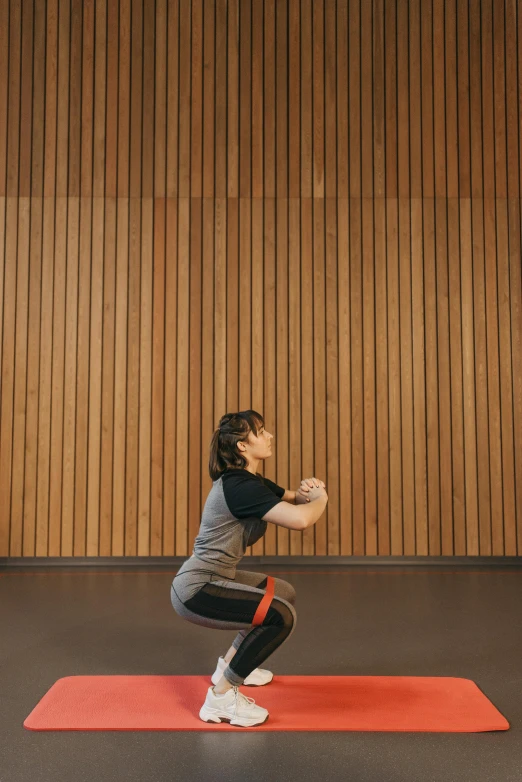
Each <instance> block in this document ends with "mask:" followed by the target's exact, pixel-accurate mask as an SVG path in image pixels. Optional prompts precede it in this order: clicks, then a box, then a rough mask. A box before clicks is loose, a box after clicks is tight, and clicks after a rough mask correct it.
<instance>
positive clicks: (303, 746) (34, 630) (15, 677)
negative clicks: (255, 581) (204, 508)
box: [0, 560, 522, 782]
mask: <svg viewBox="0 0 522 782" xmlns="http://www.w3.org/2000/svg"><path fill="white" fill-rule="evenodd" d="M241 568H242V569H245V570H255V571H258V572H264V573H267V574H268V573H271V574H273V575H277V576H278V577H279V578H284V579H286V580H287V581H289V582H290V583H292V585H293V586H294V587H295V589H296V591H297V600H296V610H297V615H298V624H297V626H296V629H295V632H294V633H293V635H292V637H291V638H290V639H289V641H288V643H287V644H283V645H282V646H281V647H280V648H279V649H277V650H276V651H275V652H274V654H273V655H272V656H271V657H270V658H269V662H268V661H266V663H264V667H267V668H269V669H270V670H272V671H273V672H274V673H275V674H276V675H277V674H281V675H285V674H286V675H290V674H299V675H305V676H306V675H310V676H316V675H325V676H328V675H331V676H334V675H335V676H339V675H349V676H354V675H355V676H358V675H367V676H376V675H389V676H456V677H464V678H468V679H472V680H473V681H474V682H475V683H476V684H477V685H478V687H479V688H480V689H481V690H482V691H483V692H484V693H485V695H486V696H487V697H488V698H489V699H490V700H491V701H492V702H493V703H494V705H495V706H496V707H497V709H498V710H499V711H500V712H501V713H502V714H503V715H504V717H505V718H506V719H507V720H508V722H509V723H510V725H511V728H510V730H509V731H499V732H488V733H369V732H328V731H324V732H323V731H321V729H320V726H319V727H318V730H317V732H289V733H284V732H282V733H272V732H270V733H268V732H256V729H255V728H252V729H249V730H245V731H241V733H233V734H227V735H225V734H224V733H223V732H214V731H210V732H201V733H199V732H197V731H196V732H192V731H190V732H184V731H169V732H141V731H137V732H117V731H111V732H68V731H67V732H35V731H29V730H26V729H25V728H24V727H23V722H24V720H25V718H26V717H27V716H28V714H30V712H31V711H32V710H33V708H34V707H35V705H36V704H37V703H38V701H39V700H40V699H41V698H42V697H43V695H44V694H45V693H46V692H47V691H48V690H49V688H50V687H51V686H52V685H53V684H54V682H55V681H56V680H57V679H60V678H62V677H64V676H71V675H80V674H81V675H86V674H94V675H101V674H122V673H125V674H133V675H140V674H143V675H145V674H148V675H150V674H160V675H170V674H183V675H201V674H202V673H204V672H208V675H209V683H210V676H211V674H212V673H213V671H214V669H215V665H216V661H217V657H218V656H219V655H220V654H225V652H226V651H227V649H228V647H229V646H230V644H231V642H232V640H233V638H234V635H235V634H234V632H229V631H223V632H216V631H212V630H209V629H207V628H202V627H198V626H196V625H193V624H191V623H188V622H185V621H184V620H182V619H181V618H180V617H178V615H177V614H176V613H175V612H174V610H173V609H172V606H171V604H170V584H171V581H172V577H173V575H174V574H175V572H176V570H177V567H176V566H170V567H169V568H168V569H164V570H162V569H161V568H150V571H153V572H150V571H149V569H145V570H141V571H140V570H139V569H133V570H132V572H126V570H129V569H123V568H122V569H121V570H120V571H118V568H115V567H107V568H98V567H96V568H88V567H81V568H71V567H67V568H64V569H63V570H60V569H56V568H53V569H48V570H45V568H43V567H38V568H37V569H35V568H27V569H26V570H23V571H22V570H20V568H16V569H11V568H9V567H6V568H3V569H2V570H1V571H0V627H1V633H0V703H1V705H2V708H1V710H0V782H51V780H52V782H55V780H63V781H64V782H83V780H88V781H89V782H92V780H93V779H95V780H100V781H101V782H103V781H104V780H125V782H131V781H132V780H139V782H144V781H146V782H164V781H165V780H183V782H196V780H197V782H206V781H207V780H209V782H210V780H212V782H221V780H222V781H223V782H225V781H226V782H230V780H240V781H241V782H251V780H256V782H257V781H258V780H259V781H261V780H268V779H269V778H271V779H275V780H278V781H279V780H281V781H283V780H284V781H285V782H286V781H287V780H294V779H295V780H297V779H299V780H314V782H315V780H317V779H318V778H319V779H322V780H324V781H325V782H326V781H328V782H330V781H332V780H334V781H336V780H343V782H345V781H346V780H353V781H355V780H356V781H357V782H366V781H367V782H417V780H419V782H420V780H422V782H453V781H455V782H457V781H458V782H482V781H483V782H486V781H487V782H492V780H495V782H520V780H521V779H522V733H521V728H522V697H521V696H522V654H521V650H522V622H521V619H520V616H521V609H520V598H521V589H520V587H521V582H522V570H521V569H515V568H509V569H501V568H492V569H489V568H486V567H484V568H480V567H477V566H474V567H470V568H466V567H459V566H455V567H453V568H452V567H449V568H442V567H441V568H440V569H439V568H438V567H435V568H430V569H428V568H422V567H421V566H419V567H418V568H417V567H416V566H415V567H408V568H404V567H403V568H401V567H400V566H389V567H388V566H386V567H382V568H380V567H379V568H377V567H368V568H365V567H358V568H356V569H352V568H349V567H343V566H318V567H309V566H300V567H299V566H286V565H259V564H256V565H249V564H248V562H246V561H245V560H243V561H242V563H241ZM297 571H298V572H297ZM262 690H263V688H262V687H260V688H257V689H256V690H255V692H254V693H253V691H251V690H250V688H248V695H249V696H251V697H252V694H253V696H254V697H255V699H256V702H257V703H259V704H260V705H263V691H262Z"/></svg>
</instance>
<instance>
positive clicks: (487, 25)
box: [0, 0, 522, 557]
mask: <svg viewBox="0 0 522 782" xmlns="http://www.w3.org/2000/svg"><path fill="white" fill-rule="evenodd" d="M521 41H522V2H521V0H373V2H365V0H264V2H263V1H262V0H228V2H227V0H204V1H203V0H151V1H150V2H149V0H147V1H146V2H144V0H46V2H34V0H0V248H1V250H0V262H1V267H0V272H1V273H0V327H1V339H0V366H1V400H0V497H1V501H0V556H12V557H18V556H40V557H47V556H130V555H139V556H147V555H156V556H157V555H165V556H169V555H179V556H188V555H189V554H190V552H191V550H192V544H193V540H194V537H195V535H196V534H197V532H198V527H199V520H200V517H201V511H202V507H203V504H204V502H205V500H206V496H207V494H208V491H209V489H210V487H211V481H210V478H209V475H208V451H209V443H210V439H211V436H212V433H213V431H214V428H215V426H216V424H217V421H218V420H219V417H220V416H221V415H223V414H224V413H225V412H229V411H234V410H237V409H245V408H248V407H253V408H255V409H257V410H260V411H261V412H262V413H264V415H265V417H266V423H267V428H268V429H269V431H271V432H272V433H273V434H274V435H275V447H274V454H273V457H272V458H271V459H270V460H268V461H267V462H266V463H265V464H264V465H263V468H262V472H264V474H265V475H267V476H268V477H270V478H272V479H273V480H276V481H277V482H278V483H280V484H281V485H283V486H285V487H288V488H290V489H296V488H297V487H298V486H299V483H300V481H301V478H302V477H306V476H311V475H317V476H318V477H320V478H322V479H323V480H324V481H325V482H326V484H327V489H328V492H329V497H330V500H329V504H328V507H327V510H326V513H325V514H324V516H323V517H322V518H321V520H320V521H319V522H318V524H317V525H315V526H314V527H312V528H311V529H309V530H306V531H305V532H304V533H297V532H290V531H288V530H285V529H283V528H281V527H276V526H274V525H269V528H268V530H267V533H266V536H265V537H264V539H262V540H261V541H259V542H258V543H256V544H255V546H253V548H252V549H251V551H249V552H248V553H253V554H257V555H260V554H272V555H273V554H281V555H283V554H292V555H299V554H304V555H312V556H313V555H316V554H317V555H324V554H327V555H332V556H333V555H350V554H353V555H358V556H361V555H362V556H364V555H420V556H423V555H435V556H437V555H446V556H448V555H449V556H453V555H454V556H462V555H482V556H493V555H496V556H499V555H500V556H513V555H519V554H521V553H522V280H521V248H520V243H521V206H520V187H521V179H522V157H521V156H520V154H519V149H520V141H521V125H520V118H521V111H522V89H521V87H520V84H521V83H522V55H521V53H520V51H521Z"/></svg>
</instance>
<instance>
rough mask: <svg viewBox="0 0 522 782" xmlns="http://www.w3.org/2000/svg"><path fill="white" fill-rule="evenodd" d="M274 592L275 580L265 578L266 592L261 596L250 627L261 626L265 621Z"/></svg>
mask: <svg viewBox="0 0 522 782" xmlns="http://www.w3.org/2000/svg"><path fill="white" fill-rule="evenodd" d="M274 592H275V580H274V577H273V576H267V577H266V592H265V594H264V596H263V599H262V600H261V602H260V603H259V605H258V607H257V611H256V612H255V614H254V619H253V622H252V625H253V626H254V627H256V626H258V625H262V624H263V622H264V619H265V616H266V615H267V613H268V609H269V608H270V603H271V602H272V598H273V597H274Z"/></svg>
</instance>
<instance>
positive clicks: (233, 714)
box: [199, 685, 268, 728]
mask: <svg viewBox="0 0 522 782" xmlns="http://www.w3.org/2000/svg"><path fill="white" fill-rule="evenodd" d="M199 716H200V719H202V720H203V722H229V723H230V724H231V725H239V726H240V727H242V728H253V727H255V726H256V725H262V724H263V723H264V722H266V721H267V719H268V710H267V709H263V707H262V706H256V702H255V700H254V699H253V698H248V697H247V696H246V695H243V694H242V693H241V692H239V687H236V686H235V685H234V686H232V687H231V689H230V690H227V692H226V693H225V694H224V695H216V693H215V692H214V690H213V688H212V687H209V688H208V691H207V697H206V698H205V703H204V704H203V706H202V707H201V709H200V711H199Z"/></svg>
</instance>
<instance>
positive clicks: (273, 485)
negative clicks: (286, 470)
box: [259, 475, 285, 497]
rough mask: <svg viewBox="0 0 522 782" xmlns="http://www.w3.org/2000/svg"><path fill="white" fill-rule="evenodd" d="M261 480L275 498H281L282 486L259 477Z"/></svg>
mask: <svg viewBox="0 0 522 782" xmlns="http://www.w3.org/2000/svg"><path fill="white" fill-rule="evenodd" d="M259 477H260V478H262V480H263V481H264V482H265V484H266V486H268V488H269V489H271V490H272V491H273V492H274V494H275V495H277V497H282V496H283V494H284V493H285V490H284V489H283V487H282V486H278V485H277V483H274V482H273V481H271V480H270V479H269V478H264V477H263V476H262V475H260V476H259Z"/></svg>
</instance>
